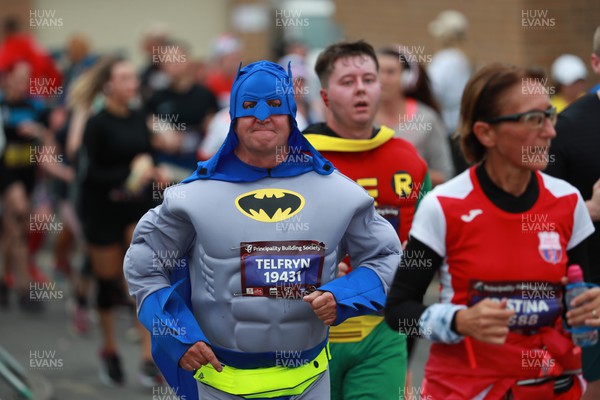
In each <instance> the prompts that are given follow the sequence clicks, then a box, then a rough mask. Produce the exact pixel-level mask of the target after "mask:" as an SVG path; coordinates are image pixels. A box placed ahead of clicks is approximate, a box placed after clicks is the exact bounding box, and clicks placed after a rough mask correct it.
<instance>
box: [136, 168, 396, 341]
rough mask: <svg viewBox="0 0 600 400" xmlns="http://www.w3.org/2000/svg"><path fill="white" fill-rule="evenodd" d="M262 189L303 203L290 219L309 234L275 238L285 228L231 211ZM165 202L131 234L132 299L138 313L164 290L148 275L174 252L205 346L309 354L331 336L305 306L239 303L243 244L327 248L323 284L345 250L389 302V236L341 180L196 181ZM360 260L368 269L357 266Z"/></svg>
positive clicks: (243, 299)
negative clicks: (184, 262)
mask: <svg viewBox="0 0 600 400" xmlns="http://www.w3.org/2000/svg"><path fill="white" fill-rule="evenodd" d="M265 188H276V189H284V190H289V191H292V192H295V193H298V194H300V195H301V196H302V197H303V198H304V199H305V204H304V205H303V207H302V209H301V210H300V211H299V212H298V213H297V214H296V215H294V216H293V217H291V218H290V219H293V220H294V221H300V222H302V223H306V225H303V226H306V227H307V229H305V230H301V231H298V230H294V231H292V230H289V231H286V230H282V229H278V225H277V224H278V223H282V222H285V220H282V221H275V222H262V221H258V220H256V219H253V218H250V217H249V216H247V215H244V214H243V213H242V212H241V211H240V210H239V209H238V208H237V207H236V204H235V199H236V198H237V197H239V196H240V195H242V194H244V193H246V192H250V191H252V190H257V189H265ZM324 193H326V194H327V195H323V194H324ZM332 193H334V194H335V198H332V197H331V195H330V194H332ZM164 198H165V201H164V203H163V204H162V205H161V206H159V207H156V208H155V209H153V210H150V211H149V212H148V213H147V214H146V215H145V216H144V217H143V218H142V220H140V222H139V224H138V226H137V228H136V232H135V234H134V239H133V243H132V246H131V248H130V250H129V252H128V255H127V257H126V260H125V273H126V275H127V279H128V281H129V288H130V292H131V293H132V294H134V295H135V296H136V298H137V301H138V308H139V306H140V304H141V303H142V302H143V300H144V298H145V297H146V296H147V295H148V294H150V293H153V292H155V291H156V290H158V289H160V288H163V287H165V286H169V285H170V283H169V279H168V275H167V274H168V270H167V269H164V270H161V269H160V268H152V261H151V260H152V255H153V253H156V252H159V251H160V250H170V251H174V250H175V251H177V254H179V255H181V257H184V256H186V255H187V256H188V257H189V258H188V262H189V271H190V279H191V287H192V299H191V300H192V306H193V310H192V311H193V313H194V315H195V317H196V319H197V321H198V323H199V324H200V327H201V328H202V330H203V331H204V334H205V335H206V337H207V338H208V339H209V340H210V341H211V343H212V344H213V345H215V346H219V347H223V348H227V349H230V350H235V351H244V352H268V351H273V349H286V350H306V349H309V348H312V347H314V346H316V345H317V344H319V343H320V342H322V341H323V340H324V339H325V337H326V335H327V327H326V326H325V325H324V324H323V323H322V322H321V321H320V320H319V319H318V318H317V316H316V315H315V313H314V311H313V310H312V309H311V307H310V305H309V304H307V303H306V302H304V301H302V300H301V298H300V299H275V298H267V297H258V296H247V295H240V294H242V286H241V282H242V277H241V259H240V254H241V252H240V251H241V250H240V243H242V242H257V241H267V242H282V241H292V240H293V241H316V242H317V243H318V242H322V243H324V244H325V251H324V253H325V257H324V263H323V269H322V273H321V277H320V279H321V284H325V283H327V282H329V281H331V280H332V279H334V278H335V276H336V271H337V263H338V261H339V260H340V259H341V258H343V256H344V255H345V251H346V250H345V249H344V248H345V247H348V248H350V249H351V254H350V255H351V258H352V264H353V265H356V266H359V265H364V266H366V267H367V268H371V269H372V270H373V271H375V272H376V273H377V275H378V276H379V278H380V279H381V280H382V283H383V286H384V289H385V290H386V292H387V290H388V287H389V285H390V283H391V281H392V278H393V275H394V273H395V271H396V268H397V265H398V262H399V259H400V256H399V254H398V249H397V247H395V246H396V245H395V241H394V240H396V241H397V238H396V236H395V233H394V232H393V229H389V228H391V226H390V227H388V226H387V225H386V224H387V222H386V221H385V220H383V218H381V217H380V216H379V215H377V213H376V212H375V211H374V208H373V207H372V203H373V200H372V198H371V197H370V196H369V195H368V194H367V193H366V192H365V191H364V190H363V189H362V188H361V187H360V186H358V185H356V184H355V183H354V182H352V181H350V180H348V179H347V178H346V177H344V176H343V175H341V174H339V173H338V172H337V171H336V172H334V173H333V174H331V175H326V176H323V175H318V174H316V173H314V172H311V173H306V174H303V175H299V176H296V177H291V178H285V179H276V178H265V179H262V180H259V181H257V182H251V183H230V182H223V181H216V180H197V181H194V182H191V183H189V184H180V185H176V186H172V187H170V188H169V189H167V192H166V193H165V195H164ZM282 211H285V210H282ZM284 215H285V214H284ZM366 224H368V225H369V226H370V227H372V228H373V229H374V230H373V232H372V234H378V233H381V237H365V236H364V232H362V231H361V230H363V229H364V227H365V225H366ZM378 224H379V225H378ZM379 227H380V228H379ZM390 231H391V233H392V234H391V235H389V232H390ZM340 243H341V245H338V244H340ZM130 253H131V254H130ZM366 259H369V260H370V261H369V262H368V263H363V260H366ZM133 260H135V262H134V261H133ZM261 265H264V264H261ZM261 273H262V271H261Z"/></svg>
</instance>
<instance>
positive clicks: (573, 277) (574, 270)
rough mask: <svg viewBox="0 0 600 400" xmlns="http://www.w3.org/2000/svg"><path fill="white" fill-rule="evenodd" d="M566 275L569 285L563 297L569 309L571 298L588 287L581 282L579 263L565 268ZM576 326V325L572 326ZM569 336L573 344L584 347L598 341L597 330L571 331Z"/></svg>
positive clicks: (581, 273) (581, 274) (581, 275)
mask: <svg viewBox="0 0 600 400" xmlns="http://www.w3.org/2000/svg"><path fill="white" fill-rule="evenodd" d="M567 277H568V278H569V285H568V286H567V288H568V289H567V291H566V293H565V299H566V302H567V308H568V309H571V300H573V299H574V298H575V297H577V296H579V295H580V294H581V293H584V292H585V291H586V290H588V289H589V288H588V287H587V286H585V285H584V283H583V272H582V271H581V267H580V266H579V265H570V266H569V269H568V270H567ZM572 328H578V327H572ZM571 338H572V340H573V344H574V345H575V346H580V347H586V346H593V345H595V344H596V343H597V342H598V330H597V329H593V330H587V331H585V332H572V333H571Z"/></svg>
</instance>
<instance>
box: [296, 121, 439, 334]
mask: <svg viewBox="0 0 600 400" xmlns="http://www.w3.org/2000/svg"><path fill="white" fill-rule="evenodd" d="M304 135H305V136H306V138H307V139H308V140H309V141H310V143H311V144H312V145H313V146H314V147H315V148H316V149H317V150H318V151H319V152H320V153H321V154H323V156H324V157H325V158H326V159H328V160H329V161H331V162H332V163H333V165H335V167H336V168H337V169H338V170H339V171H340V172H341V173H343V174H344V175H346V176H347V177H349V178H350V179H352V180H354V181H355V182H357V183H358V184H359V185H361V186H363V187H364V188H365V190H366V191H367V192H368V193H369V194H370V195H371V196H372V197H373V198H374V199H375V208H376V209H377V212H378V213H379V214H380V215H381V216H382V217H384V218H385V219H387V220H388V222H390V223H391V224H392V226H393V227H394V229H395V230H396V232H397V233H398V236H399V237H400V241H401V242H404V241H405V240H407V239H408V232H409V230H410V226H411V224H412V220H413V217H414V213H415V210H416V208H417V205H418V204H419V201H420V199H421V198H423V196H424V195H425V194H426V193H427V192H429V191H430V190H431V181H430V179H429V174H428V172H427V164H426V163H425V161H424V160H423V159H422V158H421V157H420V156H419V154H418V153H417V150H416V149H415V147H414V146H413V145H412V144H411V143H409V142H408V141H406V140H404V139H399V138H394V137H393V136H394V131H393V130H391V129H389V128H387V127H385V126H382V127H381V128H379V129H378V128H374V129H373V136H372V137H371V138H369V139H364V140H362V139H360V140H357V139H345V138H342V137H339V136H338V135H337V134H336V133H335V132H334V131H333V130H332V129H331V128H330V127H328V126H327V125H326V124H324V123H320V124H315V125H312V126H309V127H308V128H307V129H306V130H305V131H304ZM348 264H349V262H348ZM382 320H383V318H382V317H381V316H377V315H365V316H361V317H355V318H350V319H348V320H347V321H345V322H344V323H343V324H340V325H338V326H335V327H332V328H331V329H330V331H329V339H330V341H331V342H332V343H351V342H358V341H360V340H362V339H364V338H365V337H367V336H368V335H369V334H370V333H371V331H372V330H373V329H375V327H376V326H377V325H379V324H380V323H381V322H382Z"/></svg>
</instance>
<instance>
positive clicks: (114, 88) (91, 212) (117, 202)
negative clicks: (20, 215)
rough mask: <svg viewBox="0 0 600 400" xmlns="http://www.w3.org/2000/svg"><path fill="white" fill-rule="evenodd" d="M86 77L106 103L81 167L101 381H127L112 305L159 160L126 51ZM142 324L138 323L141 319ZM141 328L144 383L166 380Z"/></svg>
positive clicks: (91, 127) (89, 129) (89, 131)
mask: <svg viewBox="0 0 600 400" xmlns="http://www.w3.org/2000/svg"><path fill="white" fill-rule="evenodd" d="M81 79H87V80H89V81H90V84H89V87H90V88H91V90H93V89H94V88H97V87H101V88H102V90H103V92H104V96H105V105H104V109H103V110H102V111H100V112H99V113H98V114H96V115H94V116H93V117H91V118H90V119H89V120H88V122H87V125H86V127H85V132H84V137H83V148H82V157H81V167H82V174H83V181H82V184H81V210H82V222H83V229H84V232H85V236H86V239H87V241H88V245H89V255H90V259H91V263H92V269H93V272H94V275H95V277H96V279H97V283H98V298H97V306H98V312H99V315H100V325H101V328H102V333H103V347H102V349H101V358H102V360H103V362H104V369H103V370H102V373H101V378H102V379H103V381H104V382H105V383H107V384H109V385H113V384H121V383H123V381H124V376H123V372H122V370H121V367H120V360H119V357H118V355H117V347H116V340H115V335H114V315H113V312H112V311H113V308H114V306H115V305H116V304H119V303H120V302H122V301H123V299H124V291H123V289H124V287H123V277H122V274H123V271H122V269H123V267H122V265H123V255H124V253H125V249H126V248H127V246H128V245H129V243H130V242H131V236H132V234H133V229H134V227H135V224H136V223H137V221H138V219H139V218H140V217H141V216H142V215H143V214H144V213H145V212H146V211H147V210H148V209H149V208H150V207H151V206H152V205H153V204H152V196H151V190H149V186H150V187H151V185H152V181H153V179H154V177H155V168H154V163H153V160H152V157H151V155H150V153H151V151H152V148H151V145H150V132H149V131H148V129H147V127H146V125H145V120H144V116H143V114H142V113H141V112H140V111H134V110H131V109H130V108H129V106H128V104H129V102H130V101H131V99H132V98H134V97H135V96H136V95H137V90H138V80H137V77H136V75H135V71H134V69H133V67H132V66H131V65H130V64H129V63H128V62H126V61H124V60H121V59H107V60H103V61H101V62H99V63H98V65H96V66H95V67H94V68H92V69H91V70H90V71H88V72H87V73H86V74H85V75H84V76H82V78H81ZM139 327H140V328H141V325H139ZM140 331H141V333H142V370H141V375H140V378H141V379H142V384H144V385H145V386H153V385H155V384H157V383H159V382H160V381H161V379H160V373H159V372H158V369H157V368H156V366H155V365H154V363H153V361H152V356H151V354H150V336H149V333H148V331H146V330H144V329H141V330H140Z"/></svg>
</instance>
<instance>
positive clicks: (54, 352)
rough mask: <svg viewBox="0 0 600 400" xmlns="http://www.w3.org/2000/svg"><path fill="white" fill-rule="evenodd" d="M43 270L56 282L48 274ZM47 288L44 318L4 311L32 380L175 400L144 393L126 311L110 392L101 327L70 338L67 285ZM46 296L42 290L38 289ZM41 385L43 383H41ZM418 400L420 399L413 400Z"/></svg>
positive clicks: (86, 392)
mask: <svg viewBox="0 0 600 400" xmlns="http://www.w3.org/2000/svg"><path fill="white" fill-rule="evenodd" d="M40 264H41V265H42V269H44V270H45V271H46V272H48V274H49V276H52V274H51V271H49V268H48V267H46V268H44V265H43V264H44V262H43V257H42V258H41V261H40ZM51 282H56V284H55V285H52V286H50V287H46V288H45V290H46V292H47V294H44V295H41V296H42V297H45V299H44V302H45V304H46V310H45V312H43V313H41V314H35V315H31V314H26V313H24V312H22V311H20V310H19V309H18V308H17V304H16V298H14V297H13V298H12V299H11V300H12V302H11V307H9V309H7V310H6V309H0V346H2V347H3V348H4V349H6V350H8V352H9V353H10V354H11V355H12V356H13V357H14V358H15V359H16V360H17V361H18V362H19V363H20V364H21V365H22V366H23V368H24V369H25V372H26V373H27V374H28V375H30V376H41V377H44V378H45V379H46V380H47V381H48V382H49V384H50V385H51V387H52V389H53V391H54V399H56V400H107V399H108V400H157V399H165V400H167V399H168V400H175V399H176V397H175V396H173V395H170V394H168V393H167V392H165V390H166V388H161V387H154V388H144V387H142V385H141V384H140V383H139V381H138V379H137V375H138V368H139V363H140V353H139V346H138V345H137V344H136V343H135V342H134V341H132V340H130V339H128V335H127V331H128V330H130V328H131V327H132V325H133V320H132V315H130V313H129V312H128V311H127V310H126V309H121V310H119V312H118V314H117V315H118V318H117V332H118V343H119V350H120V354H121V358H122V363H123V367H124V370H125V374H126V379H127V381H126V384H125V385H124V386H122V387H118V388H110V387H107V386H105V385H104V384H103V383H101V381H100V379H99V365H100V364H99V358H98V355H97V354H98V348H99V343H100V333H99V331H98V326H97V325H94V326H93V327H92V333H91V335H89V336H88V337H80V336H77V335H74V334H73V333H71V331H70V329H69V328H68V325H69V324H68V321H69V317H68V312H67V308H68V307H67V298H68V297H69V290H68V285H67V284H66V282H64V281H60V280H58V281H54V280H52V279H51ZM39 289H40V290H38V291H42V289H43V288H39ZM436 295H437V284H436V283H432V285H431V287H430V291H429V293H428V296H427V297H428V298H433V296H436ZM428 351H429V346H428V343H427V342H425V341H419V342H418V343H417V347H416V353H415V355H414V357H413V360H412V363H411V370H412V372H413V382H412V384H411V387H409V388H408V389H407V392H406V393H409V394H410V393H417V394H418V393H419V392H420V383H421V381H422V376H423V366H424V362H425V360H426V358H427V354H428ZM37 381H38V382H39V383H40V384H41V383H42V380H39V379H38V380H37ZM399 397H400V396H399ZM410 398H411V399H412V398H415V399H416V398H418V396H417V397H410ZM20 399H21V398H20V397H17V396H16V395H14V394H9V393H8V391H7V386H6V382H4V381H2V380H0V400H20Z"/></svg>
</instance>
